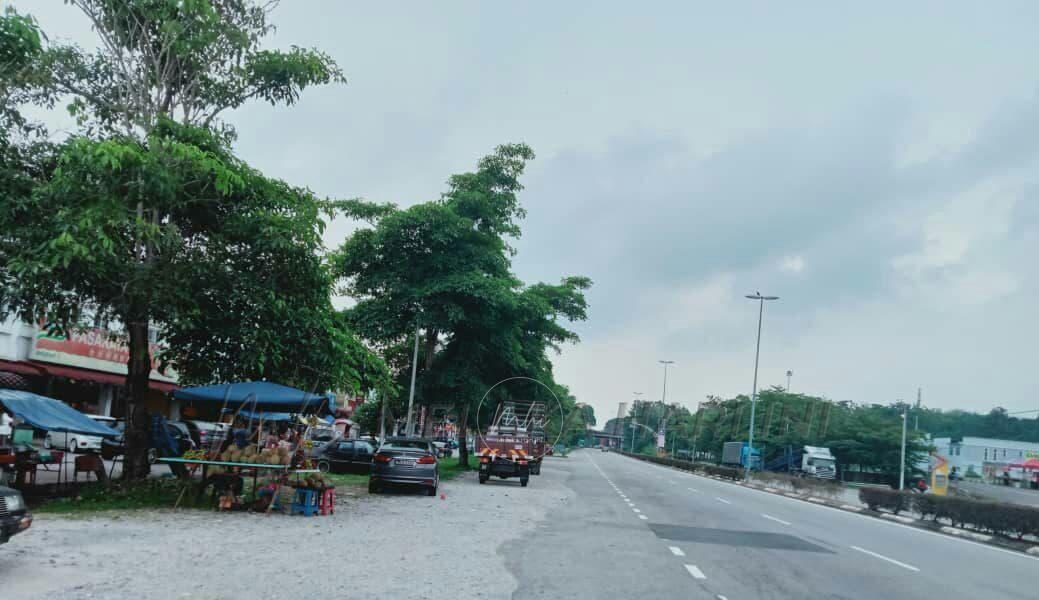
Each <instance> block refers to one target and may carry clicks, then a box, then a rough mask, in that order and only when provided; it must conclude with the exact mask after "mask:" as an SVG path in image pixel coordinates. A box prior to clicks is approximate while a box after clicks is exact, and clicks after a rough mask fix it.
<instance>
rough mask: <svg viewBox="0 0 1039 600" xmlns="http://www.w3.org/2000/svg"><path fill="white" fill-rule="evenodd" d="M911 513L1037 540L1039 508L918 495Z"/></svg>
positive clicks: (957, 524)
mask: <svg viewBox="0 0 1039 600" xmlns="http://www.w3.org/2000/svg"><path fill="white" fill-rule="evenodd" d="M913 510H914V511H916V512H917V513H919V514H920V516H921V517H923V518H924V519H931V520H934V521H946V520H947V521H948V522H949V523H950V524H951V525H952V526H953V527H967V528H970V529H976V530H978V531H985V532H989V533H993V534H995V535H1001V536H1010V537H1016V538H1017V539H1021V538H1023V537H1024V536H1026V535H1034V536H1039V508H1036V507H1031V506H1022V505H1018V504H1003V503H999V502H987V501H981V500H972V499H970V498H961V497H958V496H935V495H932V494H921V495H918V496H914V497H913Z"/></svg>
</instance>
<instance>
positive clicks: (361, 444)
mask: <svg viewBox="0 0 1039 600" xmlns="http://www.w3.org/2000/svg"><path fill="white" fill-rule="evenodd" d="M374 454H375V445H374V444H372V443H371V442H369V441H368V440H347V439H343V438H338V439H336V440H333V441H331V442H328V443H327V444H326V445H325V446H323V447H321V448H319V449H316V450H315V452H314V455H313V460H314V462H315V463H317V468H318V469H320V470H321V471H322V472H323V473H328V472H332V473H364V474H367V473H369V472H370V471H371V470H372V456H373V455H374Z"/></svg>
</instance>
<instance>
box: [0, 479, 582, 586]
mask: <svg viewBox="0 0 1039 600" xmlns="http://www.w3.org/2000/svg"><path fill="white" fill-rule="evenodd" d="M557 460H561V459H557ZM564 479H565V474H564V473H563V472H562V471H561V470H560V469H552V468H551V462H550V461H549V460H548V459H546V465H545V468H544V469H543V470H542V475H541V476H539V477H534V478H532V479H531V484H530V486H529V487H527V488H520V487H519V484H518V483H514V481H515V480H512V481H509V482H504V481H502V482H498V483H495V482H491V483H488V484H487V485H483V486H481V485H478V484H477V482H476V479H475V476H473V475H471V474H470V475H466V476H463V477H460V478H459V479H456V480H454V481H450V482H444V483H442V484H441V488H440V491H441V493H442V494H444V496H445V498H444V499H441V498H440V497H435V498H430V497H427V496H424V495H416V494H385V495H379V496H369V495H368V494H367V493H365V492H364V491H357V492H354V494H353V495H351V496H347V497H343V496H342V495H341V496H340V498H339V505H338V506H337V509H336V514H335V515H331V516H327V517H309V518H306V517H298V516H297V517H288V516H283V515H272V516H269V517H267V516H263V515H253V514H244V513H234V514H229V513H215V512H203V511H180V512H176V513H175V512H172V511H141V512H132V513H126V514H124V515H107V514H106V515H104V516H96V517H90V518H72V517H56V516H51V515H41V518H39V519H38V520H37V521H36V522H34V523H33V526H32V528H31V529H30V530H29V531H28V532H26V533H24V534H21V535H18V536H16V537H15V538H13V539H12V540H11V542H10V543H8V544H5V545H4V546H0V590H3V592H2V594H0V595H2V597H3V598H4V599H7V598H12V599H23V598H24V599H36V598H39V599H44V598H46V599H47V600H55V599H59V598H60V599H80V598H95V599H105V598H155V599H158V598H193V599H194V598H213V599H216V598H235V599H249V600H255V599H259V598H277V599H284V598H301V597H304V595H306V596H307V597H312V598H334V597H339V598H363V597H370V598H423V599H426V598H451V599H452V600H457V599H458V598H508V597H509V596H511V594H512V592H513V591H514V590H515V588H516V581H515V579H514V578H513V577H512V575H510V573H509V572H508V570H507V569H506V567H505V563H504V560H503V558H502V556H501V553H500V551H499V548H500V547H501V546H502V544H504V543H506V542H508V541H510V540H512V539H516V538H519V537H520V536H522V535H523V534H524V533H527V532H528V531H532V530H533V529H534V528H535V527H536V526H537V524H538V523H539V522H541V521H544V520H545V519H546V517H547V513H548V511H549V510H552V509H553V508H554V507H560V506H564V505H565V504H566V503H568V502H570V501H571V500H572V499H573V492H572V491H571V490H570V489H569V488H567V487H566V486H565V484H564Z"/></svg>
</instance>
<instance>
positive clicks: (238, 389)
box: [173, 381, 335, 415]
mask: <svg viewBox="0 0 1039 600" xmlns="http://www.w3.org/2000/svg"><path fill="white" fill-rule="evenodd" d="M173 397H174V398H176V399H177V400H185V401H189V402H199V403H214V404H222V405H225V406H230V407H239V406H242V407H246V408H248V409H249V410H252V411H256V412H267V411H268V410H269V411H270V412H287V413H296V414H320V415H324V414H334V413H335V394H311V393H310V392H304V391H303V390H297V389H296V388H293V387H289V386H287V385H281V384H280V383H273V382H270V381H243V382H240V383H221V384H218V385H204V386H199V387H190V388H180V389H179V390H174V391H173ZM264 409H267V410H264ZM243 410H244V409H243Z"/></svg>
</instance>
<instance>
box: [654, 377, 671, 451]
mask: <svg viewBox="0 0 1039 600" xmlns="http://www.w3.org/2000/svg"><path fill="white" fill-rule="evenodd" d="M657 362H659V363H660V364H662V365H664V390H663V391H662V392H661V393H660V404H661V405H662V406H664V407H666V406H667V368H668V366H670V365H673V364H675V361H673V360H658V361H657ZM667 413H668V411H667V409H666V408H665V409H664V420H663V422H662V423H660V429H661V431H658V432H657V433H661V432H662V433H663V434H664V453H665V454H666V453H667V417H668V414H667Z"/></svg>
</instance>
